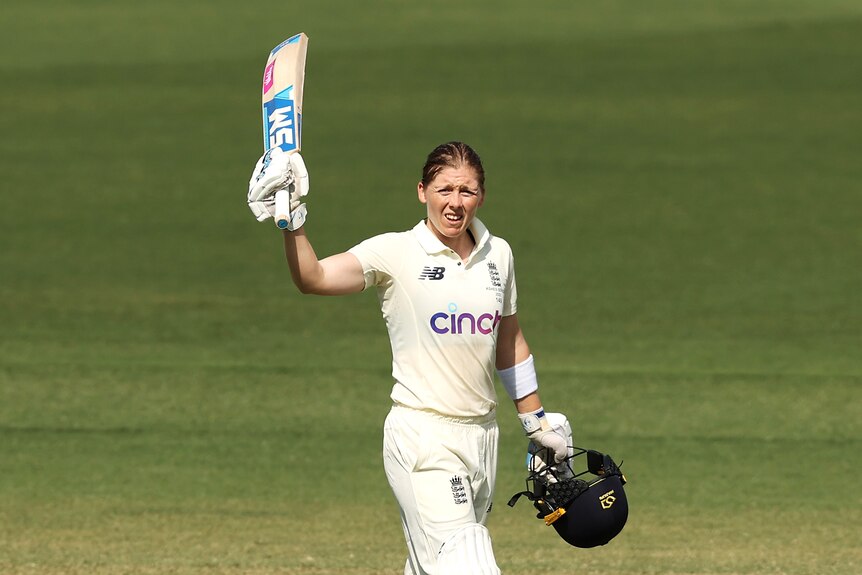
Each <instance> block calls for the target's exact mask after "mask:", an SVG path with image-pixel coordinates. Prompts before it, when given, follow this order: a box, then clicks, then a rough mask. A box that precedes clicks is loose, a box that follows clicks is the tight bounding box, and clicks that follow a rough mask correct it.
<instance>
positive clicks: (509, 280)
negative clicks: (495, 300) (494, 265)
mask: <svg viewBox="0 0 862 575" xmlns="http://www.w3.org/2000/svg"><path fill="white" fill-rule="evenodd" d="M507 247H508V244H507ZM507 251H508V257H509V266H508V273H507V274H506V293H505V295H504V297H503V317H506V316H510V315H514V314H515V313H516V312H517V311H518V286H517V284H516V283H515V256H514V255H513V254H512V248H509V249H508V250H507Z"/></svg>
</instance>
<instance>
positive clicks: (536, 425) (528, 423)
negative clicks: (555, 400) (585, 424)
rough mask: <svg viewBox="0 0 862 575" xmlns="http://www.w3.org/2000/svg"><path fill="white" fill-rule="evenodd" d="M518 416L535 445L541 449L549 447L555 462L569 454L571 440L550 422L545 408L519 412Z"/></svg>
mask: <svg viewBox="0 0 862 575" xmlns="http://www.w3.org/2000/svg"><path fill="white" fill-rule="evenodd" d="M518 418H519V419H520V420H521V425H523V426H524V432H525V433H526V434H527V437H528V438H529V439H530V441H532V442H533V445H535V446H536V447H538V448H540V449H548V450H550V451H551V453H553V454H554V463H559V462H561V461H563V460H564V459H565V458H566V457H568V456H569V442H568V441H567V440H566V438H565V437H563V436H562V435H560V434H559V433H557V432H556V431H554V428H553V427H551V424H550V423H548V418H547V417H546V416H545V410H544V409H542V408H541V407H540V408H539V409H537V410H536V411H531V412H530V413H519V414H518Z"/></svg>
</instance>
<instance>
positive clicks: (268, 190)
mask: <svg viewBox="0 0 862 575" xmlns="http://www.w3.org/2000/svg"><path fill="white" fill-rule="evenodd" d="M308 189H309V179H308V170H307V169H306V167H305V161H304V160H303V159H302V156H301V155H299V153H298V152H294V153H290V154H288V153H286V152H284V151H283V150H282V149H281V148H271V149H269V150H267V151H266V153H265V154H264V155H263V156H261V157H260V159H259V160H258V161H257V164H256V165H255V167H254V171H253V172H252V174H251V179H249V182H248V207H249V209H251V212H252V213H253V214H254V217H255V218H256V219H257V221H259V222H262V221H264V220H266V219H267V218H274V217H275V194H276V192H279V191H282V190H285V191H287V192H288V193H289V194H290V221H289V223H288V226H287V229H288V230H290V231H294V230H297V229H299V228H300V227H302V225H303V224H304V223H305V218H306V215H307V209H306V207H305V204H304V203H302V198H303V197H305V196H306V195H308Z"/></svg>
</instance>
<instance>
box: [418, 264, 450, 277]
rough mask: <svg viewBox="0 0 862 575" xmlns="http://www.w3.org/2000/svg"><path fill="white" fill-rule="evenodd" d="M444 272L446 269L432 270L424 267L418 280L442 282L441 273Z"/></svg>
mask: <svg viewBox="0 0 862 575" xmlns="http://www.w3.org/2000/svg"><path fill="white" fill-rule="evenodd" d="M445 271H446V268H443V267H439V268H432V267H429V266H425V267H424V268H422V273H421V274H419V279H420V280H442V279H443V273H444V272H445Z"/></svg>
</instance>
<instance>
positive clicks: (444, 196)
mask: <svg viewBox="0 0 862 575" xmlns="http://www.w3.org/2000/svg"><path fill="white" fill-rule="evenodd" d="M418 192H419V201H420V202H422V203H423V204H425V205H426V206H427V208H428V222H429V223H430V224H431V230H432V231H434V232H436V233H437V236H438V238H440V239H441V240H443V241H444V242H445V239H444V238H452V239H454V238H458V237H460V236H461V235H463V234H464V233H466V232H467V228H469V227H470V223H472V221H473V218H474V217H475V216H476V210H477V209H479V206H481V205H482V202H484V201H485V192H484V190H482V189H481V188H480V186H479V179H478V178H477V176H476V170H474V169H473V168H471V167H470V166H467V165H465V164H461V165H459V166H458V167H454V168H453V167H446V168H443V169H442V170H440V172H439V173H438V174H437V176H436V177H435V178H434V179H433V180H431V182H430V183H429V184H428V185H427V186H425V185H423V184H422V182H419V188H418Z"/></svg>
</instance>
